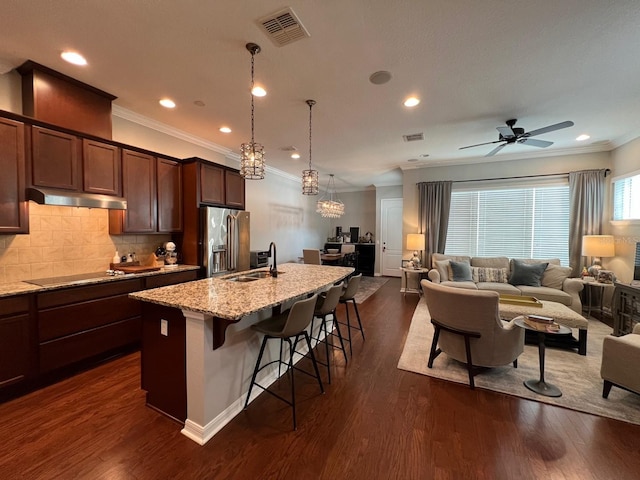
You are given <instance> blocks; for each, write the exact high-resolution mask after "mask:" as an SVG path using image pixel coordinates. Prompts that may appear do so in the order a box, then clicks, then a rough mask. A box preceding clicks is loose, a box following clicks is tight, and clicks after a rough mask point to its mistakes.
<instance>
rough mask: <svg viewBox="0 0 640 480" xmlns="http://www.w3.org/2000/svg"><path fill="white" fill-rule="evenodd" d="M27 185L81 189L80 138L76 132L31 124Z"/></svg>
mask: <svg viewBox="0 0 640 480" xmlns="http://www.w3.org/2000/svg"><path fill="white" fill-rule="evenodd" d="M29 133H30V136H31V161H30V162H28V167H29V173H30V175H29V179H28V183H29V185H28V186H35V187H53V188H62V189H65V190H73V191H80V190H81V184H80V179H81V173H80V140H79V138H78V137H76V136H75V135H70V134H68V133H64V132H59V131H56V130H51V129H48V128H44V127H38V126H35V125H34V126H32V127H31V128H30V129H29Z"/></svg>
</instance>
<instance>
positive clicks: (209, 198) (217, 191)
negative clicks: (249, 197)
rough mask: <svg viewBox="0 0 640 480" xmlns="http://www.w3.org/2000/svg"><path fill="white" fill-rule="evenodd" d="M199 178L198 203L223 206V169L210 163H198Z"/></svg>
mask: <svg viewBox="0 0 640 480" xmlns="http://www.w3.org/2000/svg"><path fill="white" fill-rule="evenodd" d="M196 168H197V169H198V170H199V176H200V182H199V183H200V203H204V204H209V205H224V203H225V189H224V168H222V167H220V166H218V165H213V164H210V163H198V164H197V167H196Z"/></svg>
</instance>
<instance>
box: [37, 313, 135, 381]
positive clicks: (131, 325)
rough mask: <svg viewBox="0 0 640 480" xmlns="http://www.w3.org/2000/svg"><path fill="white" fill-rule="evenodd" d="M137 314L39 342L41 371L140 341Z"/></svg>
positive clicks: (45, 371) (50, 369) (47, 370)
mask: <svg viewBox="0 0 640 480" xmlns="http://www.w3.org/2000/svg"><path fill="white" fill-rule="evenodd" d="M141 328H142V327H141V323H140V317H136V318H131V319H129V320H123V321H121V322H116V323H112V324H109V325H105V326H103V327H99V328H95V329H93V330H88V331H85V332H82V333H78V334H75V335H69V336H67V337H62V338H59V339H56V340H52V341H50V342H45V343H42V344H41V345H40V373H47V372H50V371H52V370H55V369H57V368H60V367H64V366H66V365H70V364H72V363H75V362H78V361H80V360H84V359H87V358H91V357H96V356H98V355H100V354H103V353H106V352H109V351H111V350H114V349H117V348H119V347H124V346H127V345H134V344H136V343H138V342H139V341H140V336H141Z"/></svg>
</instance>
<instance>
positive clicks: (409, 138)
mask: <svg viewBox="0 0 640 480" xmlns="http://www.w3.org/2000/svg"><path fill="white" fill-rule="evenodd" d="M402 138H404V141H405V142H417V141H418V140H424V134H423V133H412V134H410V135H403V136H402Z"/></svg>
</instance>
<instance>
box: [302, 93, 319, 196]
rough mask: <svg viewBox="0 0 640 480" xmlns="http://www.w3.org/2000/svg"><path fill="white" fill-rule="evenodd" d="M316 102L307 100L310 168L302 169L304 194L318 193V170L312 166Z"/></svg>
mask: <svg viewBox="0 0 640 480" xmlns="http://www.w3.org/2000/svg"><path fill="white" fill-rule="evenodd" d="M315 104H316V101H315V100H307V105H309V169H308V170H303V171H302V194H303V195H317V194H318V171H317V170H314V169H313V168H312V167H311V110H312V109H313V106H314V105H315Z"/></svg>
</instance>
